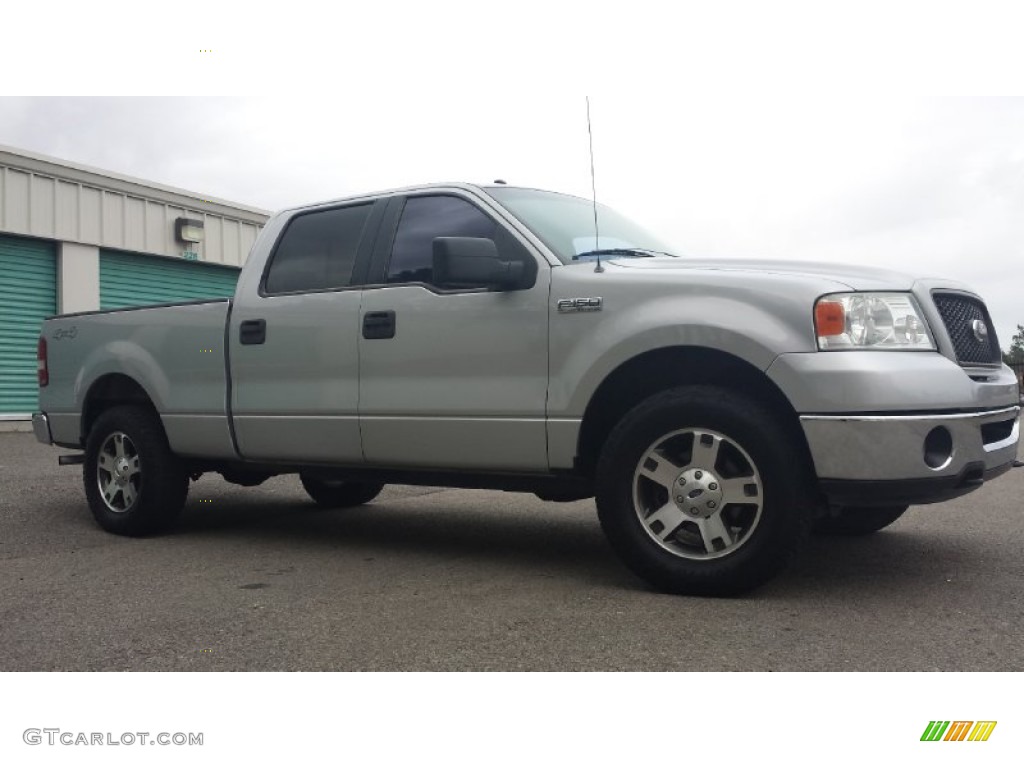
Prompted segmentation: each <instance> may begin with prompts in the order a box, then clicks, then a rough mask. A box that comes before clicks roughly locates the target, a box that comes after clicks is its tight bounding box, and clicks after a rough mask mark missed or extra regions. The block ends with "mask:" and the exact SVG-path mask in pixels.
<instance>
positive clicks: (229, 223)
mask: <svg viewBox="0 0 1024 768" xmlns="http://www.w3.org/2000/svg"><path fill="white" fill-rule="evenodd" d="M238 243H239V236H238V222H237V221H234V220H230V219H229V220H225V221H224V263H225V264H234V265H235V266H238V265H239V264H241V263H242V257H241V256H239V255H238V249H239V244H238Z"/></svg>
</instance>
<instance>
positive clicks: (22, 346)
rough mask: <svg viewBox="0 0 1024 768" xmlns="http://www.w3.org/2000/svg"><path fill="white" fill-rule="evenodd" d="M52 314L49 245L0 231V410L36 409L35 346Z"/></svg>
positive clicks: (53, 274)
mask: <svg viewBox="0 0 1024 768" xmlns="http://www.w3.org/2000/svg"><path fill="white" fill-rule="evenodd" d="M55 314H57V258H56V251H55V248H54V246H53V243H47V242H42V241H40V240H28V239H25V238H20V237H9V236H6V235H0V414H28V413H32V411H35V410H38V404H39V397H38V395H39V385H38V379H37V378H36V344H37V343H38V341H39V331H40V326H41V325H42V323H43V320H44V319H45V318H46V317H48V316H50V315H55Z"/></svg>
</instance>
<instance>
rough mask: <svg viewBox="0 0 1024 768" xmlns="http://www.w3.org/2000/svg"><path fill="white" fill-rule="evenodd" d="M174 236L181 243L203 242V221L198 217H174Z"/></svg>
mask: <svg viewBox="0 0 1024 768" xmlns="http://www.w3.org/2000/svg"><path fill="white" fill-rule="evenodd" d="M174 236H175V237H176V238H177V239H178V242H181V243H201V242H203V222H202V221H201V220H199V219H184V218H182V219H175V220H174Z"/></svg>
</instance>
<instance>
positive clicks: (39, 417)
mask: <svg viewBox="0 0 1024 768" xmlns="http://www.w3.org/2000/svg"><path fill="white" fill-rule="evenodd" d="M32 431H33V432H34V433H35V436H36V440H38V441H39V442H40V443H45V444H46V445H53V435H51V434H50V420H49V419H48V418H47V417H46V414H45V413H33V414H32Z"/></svg>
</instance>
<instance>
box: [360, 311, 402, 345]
mask: <svg viewBox="0 0 1024 768" xmlns="http://www.w3.org/2000/svg"><path fill="white" fill-rule="evenodd" d="M363 338H364V339H393V338H395V313H394V312H392V311H391V310H388V311H387V312H367V313H366V314H365V315H363Z"/></svg>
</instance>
